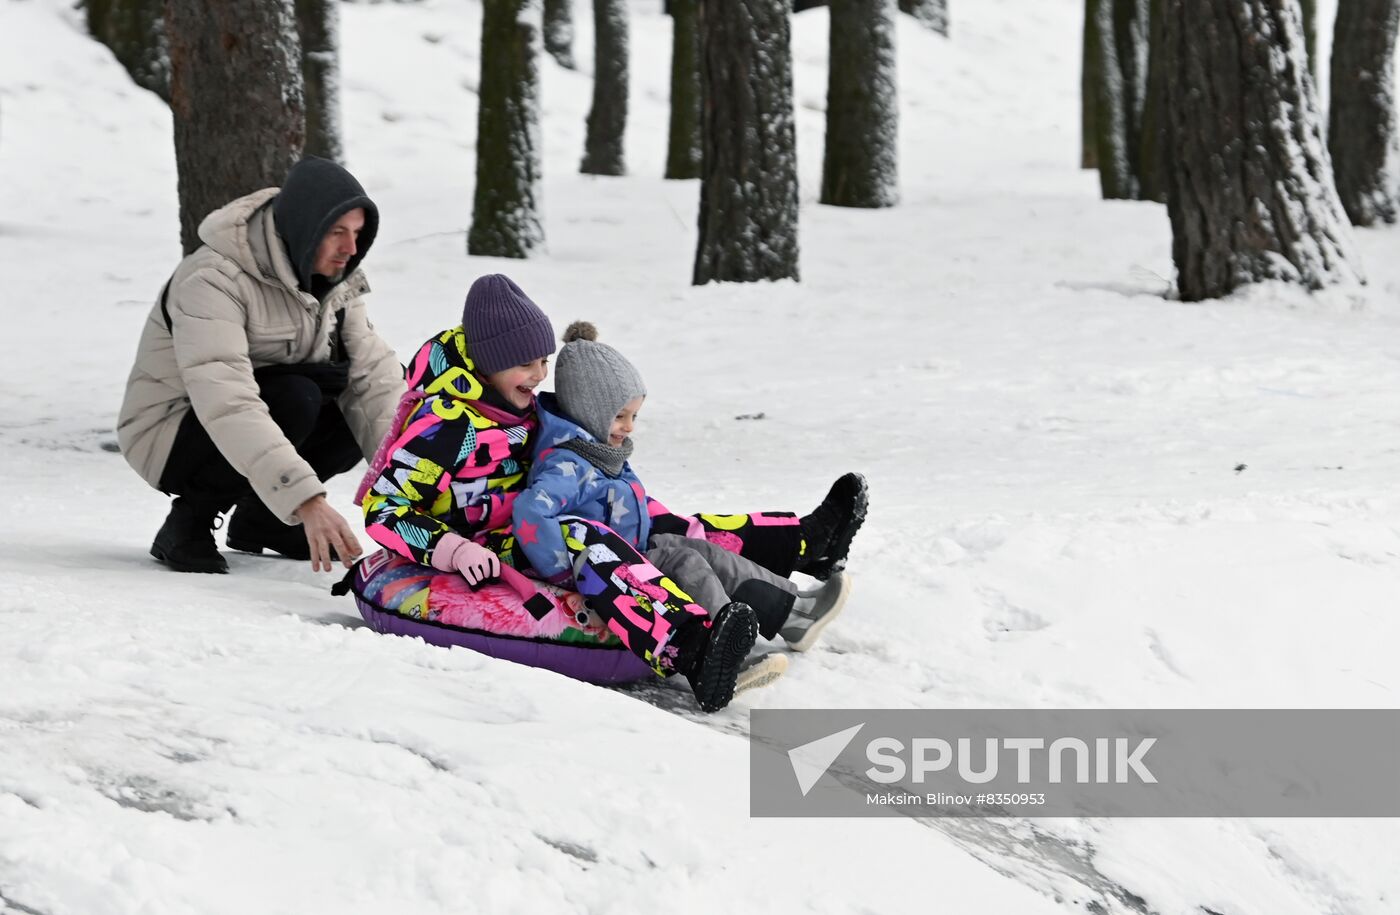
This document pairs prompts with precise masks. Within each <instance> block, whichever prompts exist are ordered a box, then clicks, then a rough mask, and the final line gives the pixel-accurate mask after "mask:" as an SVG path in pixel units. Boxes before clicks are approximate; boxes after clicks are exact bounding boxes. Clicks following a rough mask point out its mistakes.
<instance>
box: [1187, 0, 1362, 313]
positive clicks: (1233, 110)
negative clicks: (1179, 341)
mask: <svg viewBox="0 0 1400 915" xmlns="http://www.w3.org/2000/svg"><path fill="white" fill-rule="evenodd" d="M1163 20H1164V24H1165V31H1164V33H1163V46H1164V49H1165V50H1164V53H1165V55H1166V61H1165V63H1166V68H1167V71H1166V83H1167V95H1166V119H1167V135H1168V142H1169V146H1170V149H1169V156H1168V162H1169V168H1168V176H1169V185H1168V200H1167V210H1168V213H1169V214H1170V216H1171V225H1172V258H1173V260H1174V261H1175V262H1176V268H1177V285H1178V288H1179V290H1180V294H1181V298H1182V299H1183V300H1185V301H1188V302H1194V301H1199V300H1201V299H1212V298H1217V297H1219V296H1223V295H1227V294H1229V293H1230V292H1232V291H1233V290H1234V289H1236V288H1238V287H1239V286H1241V285H1244V284H1246V283H1251V282H1255V281H1259V280H1284V281H1289V282H1295V283H1300V284H1302V285H1305V286H1307V287H1308V288H1310V289H1318V288H1321V287H1322V286H1325V285H1328V284H1331V283H1336V282H1344V281H1352V280H1359V279H1360V273H1359V271H1358V270H1357V269H1356V268H1355V267H1354V266H1353V265H1354V264H1356V263H1357V261H1356V257H1355V255H1354V252H1353V241H1352V235H1351V227H1350V226H1349V225H1348V224H1347V221H1346V215H1345V213H1344V212H1343V211H1342V205H1341V201H1340V200H1339V199H1338V197H1337V192H1336V189H1335V187H1334V186H1333V184H1332V177H1331V176H1332V164H1331V161H1330V159H1329V157H1328V155H1327V149H1326V147H1325V145H1324V144H1323V141H1322V130H1321V123H1320V117H1319V115H1318V106H1317V98H1316V95H1315V93H1314V91H1313V82H1312V80H1311V79H1310V78H1308V76H1307V72H1306V71H1307V54H1306V50H1305V49H1304V47H1303V34H1302V21H1301V17H1300V16H1299V14H1298V8H1297V5H1296V2H1295V0H1233V2H1230V3H1220V2H1218V0H1164V2H1163Z"/></svg>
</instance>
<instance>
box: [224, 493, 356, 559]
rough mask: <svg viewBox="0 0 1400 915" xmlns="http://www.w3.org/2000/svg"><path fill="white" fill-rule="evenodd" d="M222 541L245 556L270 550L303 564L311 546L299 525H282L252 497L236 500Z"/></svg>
mask: <svg viewBox="0 0 1400 915" xmlns="http://www.w3.org/2000/svg"><path fill="white" fill-rule="evenodd" d="M225 541H226V542H227V543H228V547H229V549H231V550H239V551H240V552H244V553H261V552H262V551H263V550H271V551H272V552H274V553H280V554H281V555H283V556H285V557H287V558H288V559H298V560H301V561H302V562H307V561H309V560H310V559H311V547H310V546H308V545H307V543H306V529H305V528H303V527H302V526H301V525H300V524H298V525H295V526H293V525H290V524H283V523H282V522H281V521H280V520H278V518H277V516H276V515H274V514H273V513H272V512H271V511H269V510H268V508H267V506H266V505H263V503H262V500H261V499H259V498H258V497H257V496H255V495H252V494H249V495H246V496H244V497H243V498H241V499H239V500H238V505H236V506H235V507H234V509H233V514H232V515H230V516H229V519H228V536H227V537H226V538H225ZM332 555H334V550H332Z"/></svg>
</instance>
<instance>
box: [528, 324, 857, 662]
mask: <svg viewBox="0 0 1400 915" xmlns="http://www.w3.org/2000/svg"><path fill="white" fill-rule="evenodd" d="M563 339H564V346H563V348H562V349H561V350H560V351H559V356H558V360H557V364H556V367H555V383H554V387H555V395H554V396H553V397H551V396H550V395H549V394H542V395H540V397H539V400H538V403H537V407H536V410H537V413H538V415H539V417H540V431H539V434H538V437H537V441H536V444H535V453H534V459H533V461H532V463H531V468H530V477H529V488H528V489H526V490H525V492H523V493H521V494H520V497H519V498H518V499H517V500H516V502H515V507H514V517H515V530H516V532H517V535H518V536H519V541H520V548H521V549H522V551H523V552H524V553H525V556H526V558H528V559H529V561H530V564H531V565H532V566H533V567H534V568H535V570H536V571H537V572H538V573H539V574H540V575H541V576H542V577H545V578H549V579H556V578H561V577H564V576H566V575H567V574H568V572H569V555H568V551H567V550H566V549H565V544H566V541H567V539H568V529H569V522H570V521H571V520H572V519H585V520H589V521H595V522H600V523H602V524H605V525H607V526H608V528H610V529H611V530H612V531H613V532H614V533H615V534H617V535H618V536H619V537H621V538H623V539H624V540H626V541H627V542H628V543H629V544H631V545H633V546H635V547H636V548H637V549H638V550H644V551H645V554H646V557H647V559H648V560H650V561H651V563H652V564H653V565H654V566H656V567H657V568H658V569H660V570H661V571H663V572H665V573H666V574H667V575H668V576H669V577H670V578H671V579H672V580H673V581H674V582H676V583H677V584H678V585H680V587H681V589H682V590H683V591H685V592H686V594H687V595H689V596H690V597H692V598H694V599H695V601H696V602H697V603H698V604H700V606H702V607H704V608H705V609H706V611H707V612H709V613H711V614H723V613H725V612H726V611H729V610H730V608H733V607H736V606H744V605H748V606H750V607H752V609H753V611H754V612H755V615H756V616H757V618H758V626H759V632H760V634H762V635H763V636H764V637H765V638H768V639H772V638H775V637H776V636H778V635H782V637H783V639H784V640H785V641H786V642H787V643H788V645H789V646H790V647H791V648H792V649H793V650H795V651H805V650H807V649H808V648H810V647H811V646H812V645H813V644H814V643H815V642H816V640H817V638H818V636H819V635H820V634H821V631H822V629H824V628H825V627H826V625H827V624H828V623H830V622H831V621H832V620H833V619H835V618H836V615H837V614H838V613H840V612H841V608H842V607H843V606H844V604H845V602H846V598H847V597H848V596H849V593H850V579H849V577H848V576H846V575H845V574H843V573H841V572H839V571H837V572H834V573H832V574H831V576H830V578H829V579H828V580H827V582H826V584H825V585H823V586H822V587H820V588H818V589H816V590H814V591H811V592H805V593H804V592H801V591H799V590H798V588H797V586H796V585H795V584H794V583H793V582H791V581H789V580H788V579H786V578H783V577H782V576H779V575H776V574H774V573H772V572H770V571H768V570H767V569H765V568H763V567H762V566H759V565H757V564H756V563H753V562H750V561H749V560H747V559H744V558H743V557H741V556H739V555H738V554H737V553H734V552H731V551H730V550H727V549H725V548H724V547H723V546H720V545H719V544H716V543H711V542H709V541H708V540H706V539H705V536H704V534H703V532H701V531H699V530H698V529H692V531H690V532H688V536H680V535H677V534H653V533H652V529H651V515H652V514H653V513H654V512H655V511H659V510H660V509H659V507H658V506H656V503H655V502H653V501H651V500H650V499H648V497H647V494H646V490H645V489H644V488H643V486H642V481H641V480H640V479H639V478H638V477H637V475H636V474H635V473H634V472H633V471H632V467H631V465H630V464H629V463H628V458H630V457H631V455H632V449H633V443H632V439H631V437H630V436H631V433H632V429H633V424H634V423H635V421H636V418H637V413H638V411H640V410H641V407H642V401H643V400H644V399H645V398H646V386H645V385H644V384H643V382H642V377H641V374H640V373H639V372H638V371H637V369H636V368H635V367H634V366H633V365H632V363H630V362H628V361H627V359H626V358H624V357H623V356H622V354H621V353H619V352H618V351H617V350H615V349H613V348H612V347H611V346H608V345H607V344H605V343H599V342H597V331H596V329H595V328H594V327H593V325H591V324H589V323H587V322H583V321H576V322H574V323H573V324H571V325H569V328H568V330H566V331H565V332H564V338H563ZM859 482H860V483H861V484H862V485H863V480H862V481H859ZM561 522H562V523H561ZM698 527H699V526H698V525H696V526H695V528H698ZM526 531H529V532H530V537H529V539H527V538H526V537H525V532H526Z"/></svg>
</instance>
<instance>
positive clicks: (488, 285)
mask: <svg viewBox="0 0 1400 915" xmlns="http://www.w3.org/2000/svg"><path fill="white" fill-rule="evenodd" d="M462 329H463V330H464V331H465V332H466V335H467V353H468V355H470V356H471V357H472V362H473V363H474V364H475V365H476V370H477V371H478V372H480V373H481V374H482V375H492V374H495V373H496V372H499V371H501V370H502V369H508V368H511V367H512V366H517V365H524V364H525V363H527V362H534V361H535V360H536V359H540V358H543V357H545V356H548V355H550V354H551V353H553V352H554V328H553V327H551V326H550V323H549V317H548V316H547V315H546V314H545V313H544V312H543V311H541V310H540V307H539V306H538V305H536V304H535V303H534V302H532V301H530V297H529V296H527V295H526V294H525V293H524V292H522V291H521V289H520V287H519V286H517V285H515V283H513V282H511V280H510V278H509V277H507V276H504V275H503V274H500V273H492V274H489V275H487V276H483V277H481V278H479V279H478V280H477V281H476V282H475V283H472V288H471V289H470V290H468V291H467V304H466V307H464V308H463V309H462Z"/></svg>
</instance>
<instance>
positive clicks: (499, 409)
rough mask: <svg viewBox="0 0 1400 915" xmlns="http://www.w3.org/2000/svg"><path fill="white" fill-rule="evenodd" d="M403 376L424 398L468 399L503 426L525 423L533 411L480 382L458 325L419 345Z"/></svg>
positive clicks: (480, 411) (464, 334)
mask: <svg viewBox="0 0 1400 915" xmlns="http://www.w3.org/2000/svg"><path fill="white" fill-rule="evenodd" d="M405 379H406V381H407V382H408V388H409V390H410V391H419V392H421V393H422V395H423V396H425V397H447V398H451V399H452V400H469V401H471V402H472V409H474V410H476V411H477V412H479V413H480V414H481V415H482V416H485V417H486V418H487V419H489V420H491V421H493V422H497V423H501V424H503V425H515V424H518V423H522V422H527V421H529V420H531V419H532V418H533V414H534V412H535V410H534V408H533V407H532V408H531V409H528V410H525V411H524V412H521V411H519V410H517V409H516V408H515V407H513V406H512V405H511V404H509V403H507V402H506V400H505V398H503V397H501V395H500V394H498V393H496V391H495V389H494V388H491V387H489V386H488V385H487V384H486V383H485V382H484V381H482V379H481V377H480V376H479V375H478V374H477V371H476V363H475V362H473V361H472V357H471V355H470V354H469V353H468V352H467V335H466V332H465V331H463V330H462V325H460V324H459V325H457V326H456V327H449V328H448V329H447V330H444V331H443V332H442V333H440V334H438V335H437V336H436V337H433V338H432V339H430V340H428V342H426V343H424V344H423V345H422V346H420V347H419V348H418V352H417V353H415V354H414V356H413V358H412V359H410V360H409V362H408V373H407V375H406V376H405Z"/></svg>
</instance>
